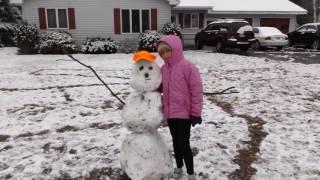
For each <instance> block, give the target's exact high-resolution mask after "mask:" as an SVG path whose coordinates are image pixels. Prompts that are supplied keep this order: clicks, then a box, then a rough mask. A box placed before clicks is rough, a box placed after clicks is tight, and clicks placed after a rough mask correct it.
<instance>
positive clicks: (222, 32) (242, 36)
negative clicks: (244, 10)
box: [195, 19, 255, 52]
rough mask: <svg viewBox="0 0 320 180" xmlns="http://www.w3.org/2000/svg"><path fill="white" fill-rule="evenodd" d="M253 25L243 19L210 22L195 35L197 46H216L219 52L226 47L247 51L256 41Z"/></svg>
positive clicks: (198, 47) (197, 47) (199, 47)
mask: <svg viewBox="0 0 320 180" xmlns="http://www.w3.org/2000/svg"><path fill="white" fill-rule="evenodd" d="M252 30H253V29H252V26H251V25H250V24H249V23H248V22H247V21H245V20H241V19H219V20H215V21H213V22H211V23H210V24H208V26H207V27H205V28H204V29H202V30H201V31H200V32H198V33H197V34H196V36H195V47H196V49H201V48H202V46H203V45H207V46H215V48H216V50H217V52H221V51H223V50H224V49H225V48H239V49H240V50H241V51H247V50H248V49H249V48H250V46H251V45H252V43H254V42H255V38H254V33H253V31H252Z"/></svg>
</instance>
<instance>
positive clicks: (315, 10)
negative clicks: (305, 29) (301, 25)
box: [312, 0, 317, 23]
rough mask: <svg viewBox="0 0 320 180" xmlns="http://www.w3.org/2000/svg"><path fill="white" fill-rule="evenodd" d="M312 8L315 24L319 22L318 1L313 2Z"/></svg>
mask: <svg viewBox="0 0 320 180" xmlns="http://www.w3.org/2000/svg"><path fill="white" fill-rule="evenodd" d="M312 7H313V22H314V23H316V22H317V0H313V3H312Z"/></svg>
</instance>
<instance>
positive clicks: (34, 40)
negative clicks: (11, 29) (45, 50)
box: [16, 25, 39, 54]
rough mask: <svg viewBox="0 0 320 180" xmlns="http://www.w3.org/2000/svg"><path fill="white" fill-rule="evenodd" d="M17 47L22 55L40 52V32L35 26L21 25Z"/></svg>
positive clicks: (17, 32)
mask: <svg viewBox="0 0 320 180" xmlns="http://www.w3.org/2000/svg"><path fill="white" fill-rule="evenodd" d="M16 38H17V47H18V48H19V52H20V53H22V54H33V53H37V52H38V44H39V31H38V29H37V27H35V26H33V25H20V26H18V28H17V31H16Z"/></svg>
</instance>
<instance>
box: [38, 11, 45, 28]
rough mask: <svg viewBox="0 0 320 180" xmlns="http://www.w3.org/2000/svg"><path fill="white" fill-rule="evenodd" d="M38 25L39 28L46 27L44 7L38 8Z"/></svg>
mask: <svg viewBox="0 0 320 180" xmlns="http://www.w3.org/2000/svg"><path fill="white" fill-rule="evenodd" d="M38 13H39V26H40V29H47V20H46V9H45V8H39V9H38Z"/></svg>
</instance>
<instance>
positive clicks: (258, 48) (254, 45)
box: [252, 41, 261, 50]
mask: <svg viewBox="0 0 320 180" xmlns="http://www.w3.org/2000/svg"><path fill="white" fill-rule="evenodd" d="M252 47H253V49H255V50H260V49H261V44H260V42H259V41H256V42H255V43H253V46H252Z"/></svg>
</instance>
